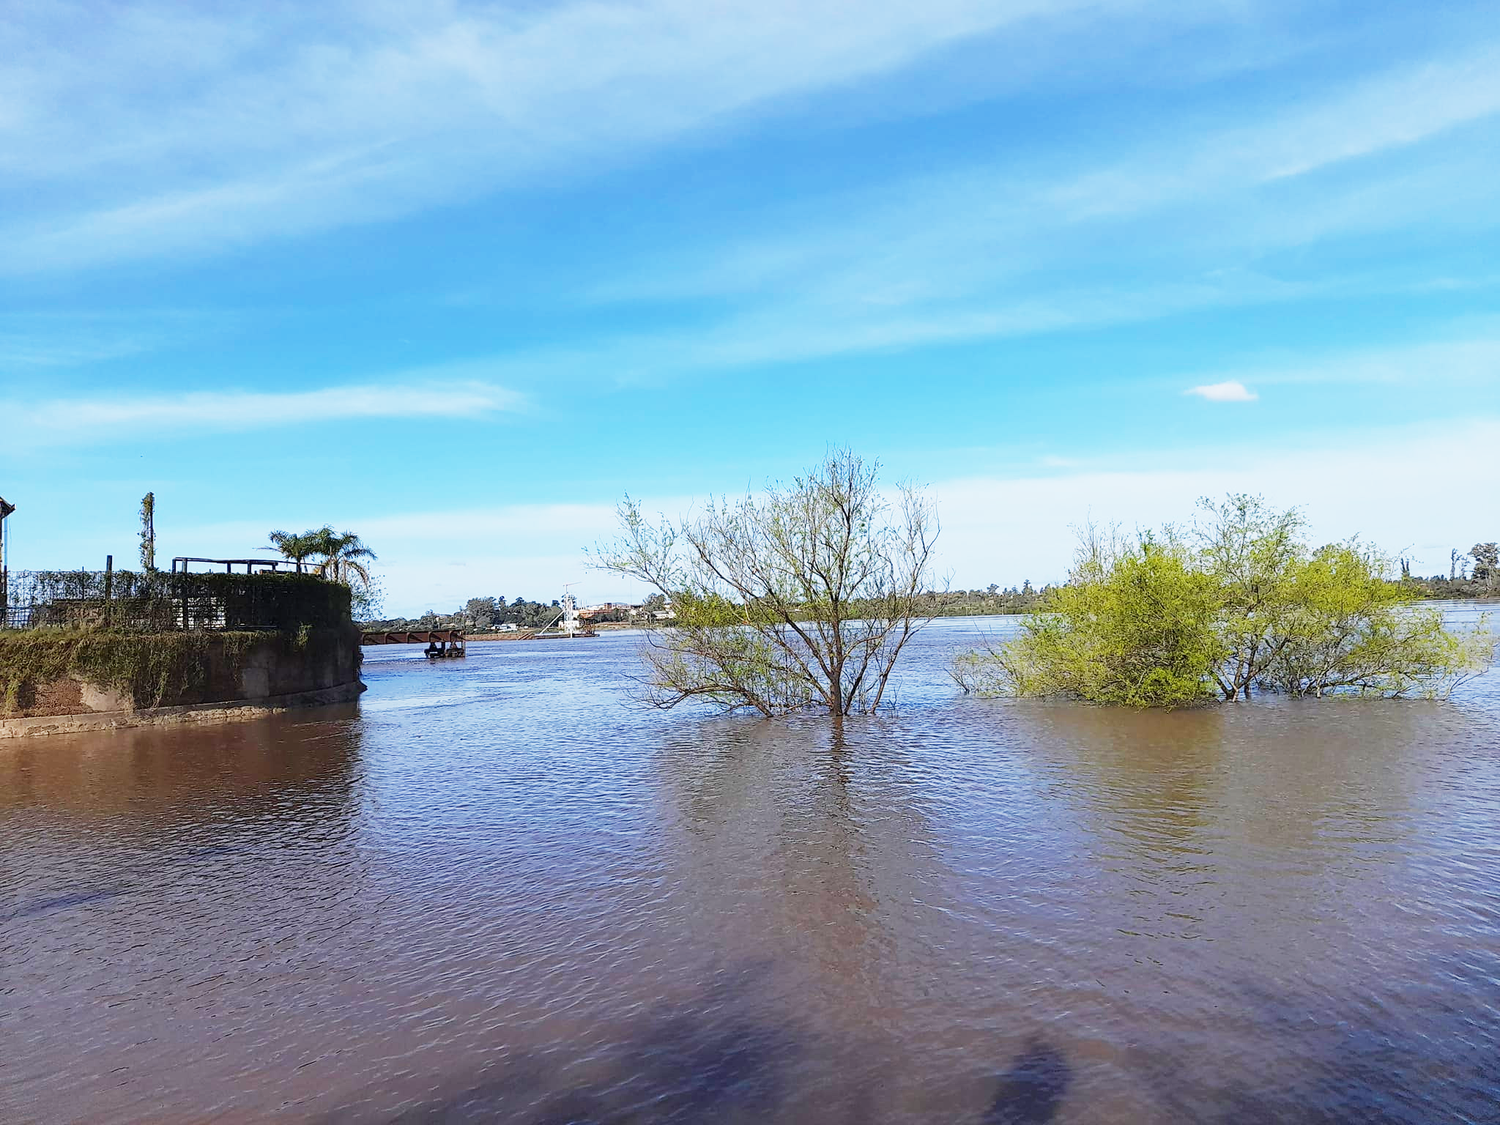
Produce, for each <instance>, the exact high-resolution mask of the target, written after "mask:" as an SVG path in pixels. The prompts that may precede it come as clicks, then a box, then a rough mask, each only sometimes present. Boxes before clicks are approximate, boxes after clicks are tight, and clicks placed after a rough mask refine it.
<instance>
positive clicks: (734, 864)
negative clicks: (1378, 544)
mask: <svg viewBox="0 0 1500 1125" xmlns="http://www.w3.org/2000/svg"><path fill="white" fill-rule="evenodd" d="M999 628H1003V625H1001V624H997V623H995V622H994V621H993V619H991V620H988V621H986V620H960V621H943V622H939V623H937V624H935V625H934V626H933V627H932V628H931V629H930V630H929V631H928V632H926V633H924V634H922V635H921V637H920V638H919V641H918V642H917V643H916V645H915V646H914V649H913V651H912V653H911V656H910V658H909V660H908V662H907V664H906V666H905V667H904V669H903V670H902V673H901V680H900V684H899V696H898V702H899V709H898V710H897V711H896V712H895V713H894V714H892V715H890V716H887V717H883V718H879V719H874V720H856V721H851V722H849V723H847V724H846V725H845V727H844V729H843V730H842V732H838V731H835V730H834V728H833V727H832V726H831V725H830V723H828V722H827V721H826V720H817V719H799V720H796V721H790V722H764V721H759V720H754V719H739V718H722V717H713V716H710V715H707V714H705V713H702V712H699V713H689V712H686V711H678V712H673V713H661V712H656V711H651V710H647V709H644V708H642V707H640V706H638V705H636V704H635V703H633V700H634V699H635V698H636V697H637V694H638V693H637V689H636V688H635V686H634V685H633V684H632V682H631V677H632V676H634V675H638V674H639V663H638V659H637V649H638V645H639V643H640V642H639V638H638V637H634V636H631V635H627V634H615V635H607V636H602V637H600V638H597V639H594V640H588V641H577V642H573V643H558V642H550V643H549V642H515V643H504V644H488V645H486V644H481V643H476V644H474V645H473V646H472V648H471V655H470V656H469V657H468V658H467V659H466V660H463V661H452V662H445V663H439V664H435V665H430V664H428V663H427V662H426V661H425V660H423V659H421V657H420V654H419V652H418V651H417V650H415V649H406V648H387V649H379V648H377V649H371V650H368V651H367V659H366V664H365V680H366V682H367V683H368V685H369V688H370V690H369V692H368V693H367V694H366V695H365V696H364V699H363V701H362V702H361V704H360V705H359V706H358V708H357V709H356V708H348V709H344V710H341V711H331V712H321V713H309V714H304V715H299V716H296V717H289V718H284V719H274V720H265V721H261V722H256V723H249V724H243V725H236V726H232V727H224V728H219V729H212V730H209V729H204V730H156V731H149V730H148V731H133V732H119V733H114V734H109V735H92V736H79V737H68V738H54V739H46V740H30V741H25V742H18V743H10V744H0V1121H3V1122H6V1123H19V1122H46V1123H51V1122H136V1121H139V1122H148V1121H149V1122H164V1123H187V1122H192V1123H198V1122H209V1121H219V1122H251V1121H278V1122H321V1123H343V1122H359V1123H363V1122H429V1121H434V1122H435V1121H455V1122H467V1121H476V1122H477V1121H498V1122H517V1123H523V1125H562V1123H565V1122H577V1123H585V1122H595V1123H599V1125H604V1123H627V1122H628V1123H646V1122H668V1121H670V1122H731V1123H733V1122H772V1123H777V1122H832V1123H842V1122H848V1123H850V1125H854V1123H871V1125H879V1123H887V1122H890V1123H897V1122H912V1123H916V1122H923V1123H926V1122H932V1123H950V1122H951V1123H963V1122H973V1123H988V1125H995V1123H1001V1122H1017V1123H1029V1122H1047V1121H1055V1122H1057V1123H1059V1125H1066V1123H1084V1122H1096V1123H1106V1122H1108V1123H1115V1125H1134V1123H1167V1122H1174V1123H1175V1122H1225V1123H1230V1122H1233V1123H1252V1122H1281V1121H1284V1122H1297V1123H1301V1122H1350V1123H1352V1122H1450V1121H1451V1122H1497V1121H1500V1092H1497V1091H1500V676H1497V675H1494V674H1491V675H1489V676H1486V677H1483V678H1481V679H1480V680H1477V681H1475V682H1473V683H1471V684H1470V685H1468V686H1467V687H1466V688H1464V689H1462V690H1461V692H1460V694H1459V695H1458V696H1457V697H1456V701H1455V702H1454V703H1452V704H1448V705H1438V704H1426V703H1415V702H1396V703H1385V702H1361V701H1352V700H1325V701H1321V702H1306V703H1290V702H1286V701H1279V702H1258V701H1257V702H1253V703H1250V704H1236V705H1231V706H1225V707H1218V708H1211V709H1205V710H1201V711H1190V712H1178V713H1173V714H1135V713H1125V712H1121V711H1115V710H1105V709H1098V708H1090V707H1082V706H1073V705H1038V704H1019V703H1016V702H1012V701H992V700H974V699H965V698H962V697H960V696H957V695H956V694H955V692H954V690H953V688H952V687H951V685H950V684H949V683H948V681H947V680H946V677H945V675H944V668H945V665H946V662H947V660H948V658H949V656H950V655H951V654H952V653H953V652H954V651H955V650H956V649H958V648H960V647H962V646H964V645H967V644H970V643H972V642H973V641H974V640H975V639H976V637H977V635H978V634H980V633H983V632H987V631H994V630H996V629H999Z"/></svg>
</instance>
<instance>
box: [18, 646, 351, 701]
mask: <svg viewBox="0 0 1500 1125" xmlns="http://www.w3.org/2000/svg"><path fill="white" fill-rule="evenodd" d="M350 643H351V642H350V637H349V635H348V627H347V626H345V627H343V628H311V627H309V628H302V629H295V630H275V631H260V630H257V631H224V632H176V633H130V632H115V631H110V630H104V629H78V630H64V629H33V630H28V631H25V632H11V633H0V712H6V713H10V714H16V713H19V712H24V711H26V710H27V709H28V708H29V707H30V706H31V705H32V701H33V696H34V694H35V692H36V691H37V689H38V688H40V687H42V686H44V685H48V684H55V683H57V682H58V681H61V680H64V679H66V678H68V677H76V678H77V679H79V680H82V681H84V682H86V683H90V684H94V685H97V686H98V687H102V688H109V689H112V690H114V691H117V692H119V693H120V694H122V695H124V696H125V697H127V698H129V699H130V700H131V701H132V703H133V704H134V705H135V706H136V707H159V706H161V705H162V704H163V702H164V701H165V702H168V703H181V702H206V701H207V700H205V699H203V698H202V697H203V695H204V693H205V691H206V690H207V689H209V688H210V687H211V686H212V683H213V676H214V670H215V669H216V668H218V669H221V670H223V669H230V670H232V669H236V668H237V667H238V666H239V664H240V662H241V660H242V659H243V657H244V654H245V653H246V652H247V651H248V650H249V649H250V648H252V647H254V646H256V645H274V646H276V647H277V649H278V650H279V651H281V652H283V653H284V654H285V655H287V656H293V655H308V654H311V655H312V656H313V657H314V658H316V657H317V656H319V655H320V654H323V653H329V654H332V653H334V652H336V651H337V650H338V649H339V648H341V647H344V646H348V645H349V644H350Z"/></svg>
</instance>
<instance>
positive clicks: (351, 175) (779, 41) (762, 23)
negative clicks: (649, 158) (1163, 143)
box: [0, 0, 1137, 273]
mask: <svg viewBox="0 0 1500 1125" xmlns="http://www.w3.org/2000/svg"><path fill="white" fill-rule="evenodd" d="M1136 2H1137V0H1103V2H1102V3H1101V2H1099V0H1092V2H1085V0H1067V2H1065V3H1061V4H1059V3H1057V2H1056V0H932V2H930V3H927V4H923V5H921V6H920V7H913V6H911V5H909V4H905V3H900V2H897V0H876V2H874V3H869V4H865V5H863V6H862V7H861V9H860V13H859V18H857V19H851V18H849V10H848V7H847V5H845V4H844V3H843V2H842V0H727V2H724V3H715V4H701V3H694V2H689V0H644V2H640V3H618V2H616V3H608V2H598V0H573V2H568V3H562V4H558V5H551V6H546V7H540V6H536V7H534V6H522V7H515V6H502V5H463V6H459V5H456V4H441V3H440V4H435V5H416V4H402V3H390V2H387V3H381V4H362V3H356V2H353V0H349V2H347V3H336V4H334V5H333V6H332V7H331V8H330V7H329V6H327V5H324V6H321V7H318V8H305V7H302V6H297V5H278V4H266V5H257V6H254V7H251V8H225V9H221V10H216V11H212V12H210V11H208V10H206V9H202V8H191V7H189V8H183V7H178V6H174V5H169V4H165V3H146V4H139V5H130V6H126V7H123V8H112V9H111V8H107V9H98V8H94V7H90V6H85V5H83V4H81V3H76V4H68V3H62V4H55V5H47V6H45V7H39V8H33V9H29V10H27V11H26V12H25V13H24V14H22V15H18V16H15V17H12V18H9V19H7V20H6V21H5V22H4V24H3V26H0V57H4V58H6V59H7V67H6V71H5V73H4V76H3V77H0V178H3V179H4V180H5V181H7V182H8V183H9V184H10V185H11V189H12V193H13V195H12V198H14V199H15V200H16V201H17V203H19V202H20V201H22V200H26V201H28V202H27V206H26V207H25V209H24V214H23V215H22V216H20V218H21V219H23V220H24V221H13V222H12V223H10V224H6V225H5V228H4V229H3V234H4V236H5V237H4V242H5V244H6V247H7V250H6V254H5V256H4V258H3V259H0V268H3V269H4V270H5V271H6V272H9V273H24V272H28V271H35V270H43V269H57V268H72V267H78V266H85V265H89V264H92V263H97V262H102V261H111V260H116V259H120V258H133V257H142V256H157V255H163V254H182V253H193V252H202V251H207V250H213V249H217V248H221V247H224V246H233V245H239V244H243V243H247V242H253V241H255V240H259V239H264V238H267V237H277V236H282V235H287V234H294V233H298V232H302V231H307V230H312V229H319V228H323V227H328V226H334V225H342V224H348V223H356V222H363V221H369V220H373V219H382V218H388V217H392V216H395V215H401V214H406V213H409V212H411V211H413V210H416V209H419V208H422V207H425V206H429V205H432V204H436V203H447V202H452V201H455V200H462V199H465V198H468V197H471V196H473V195H475V194H476V193H480V192H483V191H487V190H490V189H493V188H495V187H497V186H501V185H504V184H508V183H515V182H517V181H518V180H522V179H525V178H527V177H531V176H535V175H536V174H538V173H544V172H547V171H549V170H555V169H561V168H571V167H585V168H590V169H592V168H595V167H597V166H598V164H599V163H600V162H601V161H611V160H615V159H619V158H622V157H628V156H629V155H630V154H632V153H635V152H638V151H642V150H647V149H650V148H652V147H654V146H658V145H660V144H662V143H666V142H668V141H670V140H672V139H673V138H676V137H680V136H683V135H685V134H690V133H693V132H695V131H698V130H700V129H703V128H705V127H708V126H710V125H715V124H721V123H723V122H724V121H725V120H726V119H728V118H732V117H734V116H736V115H740V114H744V113H746V112H748V111H751V110H753V109H755V108H756V107H760V106H765V105H769V104H772V103H774V102H776V100H777V99H782V98H786V97H788V96H793V95H797V94H801V93H805V92H807V91H811V90H817V89H826V88H829V87H832V86H838V85H841V84H845V83H849V82H853V81H857V80H860V79H863V78H866V77H869V76H872V75H876V74H881V73H884V72H888V71H890V70H892V69H895V68H899V67H902V66H905V65H907V64H909V63H910V62H911V61H912V60H914V59H917V58H920V57H921V56H923V55H924V54H925V53H927V52H930V51H932V50H934V49H937V48H940V47H942V46H944V45H946V44H949V43H952V42H955V41H958V40H961V39H964V38H966V37H970V36H974V35H981V34H985V33H987V32H991V31H993V30H995V29H997V28H1001V27H1005V26H1008V25H1013V24H1016V23H1018V22H1020V21H1027V20H1037V19H1045V18H1055V17H1057V16H1059V15H1061V14H1066V13H1070V12H1072V11H1073V10H1075V9H1084V8H1087V9H1090V10H1097V9H1100V8H1104V9H1110V8H1116V9H1126V8H1130V7H1132V6H1133V5H1134V4H1135V3H1136ZM41 185H48V188H49V189H50V190H45V191H44V190H42V189H41ZM58 185H63V186H65V187H66V189H67V190H66V191H64V192H62V193H59V192H57V191H56V188H57V186H58ZM59 196H60V198H59ZM0 198H3V196H0ZM39 199H45V200H54V201H55V202H54V203H53V205H51V206H38V205H37V203H36V201H37V200H39ZM13 210H14V209H13Z"/></svg>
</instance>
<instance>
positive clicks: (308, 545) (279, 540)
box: [263, 531, 320, 574]
mask: <svg viewBox="0 0 1500 1125" xmlns="http://www.w3.org/2000/svg"><path fill="white" fill-rule="evenodd" d="M316 535H317V533H316V532H312V531H304V532H303V533H302V534H301V535H298V534H297V533H295V532H291V531H273V532H271V534H270V536H268V538H269V539H270V540H271V546H270V547H269V548H263V549H264V550H275V551H280V552H281V557H282V558H284V559H290V560H291V561H292V562H294V563H296V564H297V573H298V574H301V573H302V563H303V560H305V559H307V558H309V557H310V556H312V555H316V554H319V553H320V552H319V550H318V548H319V544H318V542H317V541H316V538H315V536H316Z"/></svg>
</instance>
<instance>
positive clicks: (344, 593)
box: [9, 570, 351, 631]
mask: <svg viewBox="0 0 1500 1125" xmlns="http://www.w3.org/2000/svg"><path fill="white" fill-rule="evenodd" d="M9 592H10V604H11V605H12V606H28V607H32V609H33V617H34V618H35V619H34V620H33V621H32V622H31V624H34V625H54V626H73V627H109V628H113V629H117V630H144V631H152V630H156V631H170V630H181V629H221V630H222V629H297V628H300V627H302V626H313V627H325V626H336V625H342V624H346V623H348V622H349V621H350V620H351V591H350V590H349V587H347V586H345V585H343V584H341V583H336V582H325V581H323V580H322V579H320V578H317V577H315V576H312V575H298V574H201V573H200V574H182V573H172V572H170V571H160V570H153V571H146V572H134V571H128V570H117V571H113V572H108V573H107V572H105V571H97V570H32V571H14V572H12V573H11V575H10V582H9Z"/></svg>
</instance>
